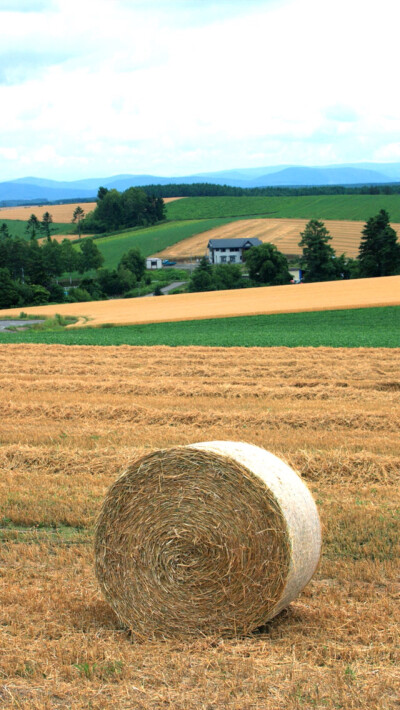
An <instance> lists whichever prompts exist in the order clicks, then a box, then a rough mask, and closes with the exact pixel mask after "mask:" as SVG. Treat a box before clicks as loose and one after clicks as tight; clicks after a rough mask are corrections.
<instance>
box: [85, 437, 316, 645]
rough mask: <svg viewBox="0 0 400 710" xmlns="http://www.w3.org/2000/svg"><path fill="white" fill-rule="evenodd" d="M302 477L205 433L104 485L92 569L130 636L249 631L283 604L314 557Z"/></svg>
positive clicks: (261, 453)
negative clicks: (198, 439)
mask: <svg viewBox="0 0 400 710" xmlns="http://www.w3.org/2000/svg"><path fill="white" fill-rule="evenodd" d="M320 547H321V530H320V523H319V517H318V512H317V509H316V506H315V503H314V500H313V498H312V496H311V493H310V492H309V490H308V488H307V487H306V485H305V484H304V483H303V482H302V480H301V479H300V478H299V476H298V475H297V474H296V473H295V472H294V471H293V470H292V469H291V468H290V467H289V466H287V464H285V463H284V462H283V461H281V460H280V459H278V458H277V457H276V456H274V455H273V454H270V453H269V452H267V451H265V450H264V449H260V448H259V447H257V446H253V445H251V444H244V443H236V442H229V441H228V442H224V441H222V442H220V441H213V442H207V443H200V444H193V445H190V446H182V447H176V448H171V449H166V450H161V451H155V452H153V453H151V454H148V455H145V456H143V457H141V458H139V459H137V460H135V461H133V462H132V463H131V465H130V466H129V468H128V469H127V470H126V471H125V472H124V473H123V474H122V475H121V476H120V477H119V478H118V479H117V480H116V481H115V483H114V484H113V485H112V486H111V487H110V489H109V491H108V493H107V496H106V499H105V501H104V504H103V507H102V510H101V512H100V516H99V519H98V522H97V528H96V540H95V555H96V575H97V578H98V580H99V583H100V586H101V589H102V591H103V594H104V596H105V598H106V599H107V601H108V602H109V603H110V605H111V606H112V607H113V609H114V611H115V612H116V614H117V616H118V617H119V619H120V621H121V622H122V623H123V625H124V626H127V627H129V628H130V629H131V630H132V632H133V633H134V634H137V635H138V636H146V637H149V636H152V637H162V636H171V635H182V634H183V635H197V634H210V633H211V634H219V635H224V636H232V635H236V634H243V633H248V632H250V631H251V630H253V629H255V628H256V627H257V626H260V625H261V624H263V623H265V622H266V621H268V620H269V619H271V618H272V617H273V616H275V615H276V614H278V612H279V611H281V609H283V608H284V607H285V606H287V605H288V604H289V603H290V602H291V601H292V600H293V599H294V598H295V597H296V596H297V595H298V594H299V592H300V591H301V590H302V589H303V587H304V586H305V585H306V584H307V582H308V581H309V580H310V578H311V576H312V575H313V573H314V571H315V568H316V566H317V564H318V560H319V556H320Z"/></svg>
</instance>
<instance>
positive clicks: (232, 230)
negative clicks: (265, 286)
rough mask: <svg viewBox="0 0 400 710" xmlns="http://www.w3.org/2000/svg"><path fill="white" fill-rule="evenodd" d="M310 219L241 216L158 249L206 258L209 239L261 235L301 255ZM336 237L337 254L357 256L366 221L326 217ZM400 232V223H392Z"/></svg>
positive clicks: (286, 251)
mask: <svg viewBox="0 0 400 710" xmlns="http://www.w3.org/2000/svg"><path fill="white" fill-rule="evenodd" d="M307 222H308V220H306V219H283V218H282V219H241V220H238V221H236V222H230V223H229V224H226V225H224V226H222V227H217V228H216V229H210V231H208V232H203V233H202V234H197V235H196V236H194V237H190V238H189V239H185V240H184V241H182V242H178V243H177V244H173V245H172V246H170V247H168V248H167V249H164V250H163V251H161V252H158V254H157V256H161V257H162V258H163V259H190V258H191V257H192V258H194V257H202V256H204V254H205V253H206V251H207V244H208V241H209V239H239V238H242V237H246V238H249V239H250V238H253V237H257V238H258V239H260V241H262V242H270V243H271V244H275V245H276V247H277V248H278V249H279V251H281V252H283V254H301V248H300V247H299V241H300V239H301V237H300V232H302V231H303V230H304V228H305V226H306V224H307ZM324 224H325V227H326V228H327V230H328V231H329V233H330V234H331V236H332V241H331V242H330V245H331V246H332V247H333V249H335V251H336V253H337V254H338V255H339V254H343V253H345V254H346V255H347V256H349V257H356V256H357V255H358V249H359V245H360V240H361V232H362V229H363V227H364V226H365V222H352V221H340V220H324ZM392 227H393V229H395V230H396V231H397V233H398V234H400V224H392Z"/></svg>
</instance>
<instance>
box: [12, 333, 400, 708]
mask: <svg viewBox="0 0 400 710" xmlns="http://www.w3.org/2000/svg"><path fill="white" fill-rule="evenodd" d="M399 372H400V350H396V349H392V350H387V349H375V350H373V349H363V348H360V349H356V350H351V349H340V348H335V349H330V348H316V349H314V348H291V349H288V348H229V349H224V348H168V347H154V348H138V347H129V346H120V347H77V346H57V345H54V346H45V345H27V344H24V345H0V416H1V419H0V421H1V447H0V466H1V471H2V475H1V478H0V519H1V521H2V522H1V525H0V570H1V584H0V628H1V649H2V653H1V676H0V705H1V707H2V708H4V709H5V710H11V709H13V710H14V709H15V708H18V707H19V708H26V709H27V710H28V708H29V709H30V708H32V710H33V709H35V710H54V708H58V709H60V710H70V708H77V709H78V710H84V709H85V710H88V708H91V709H92V710H104V708H106V707H115V708H132V710H133V708H135V710H136V708H137V709H138V710H148V709H149V708H151V709H153V708H154V710H161V708H174V710H199V708H204V709H207V710H222V709H225V708H226V710H228V709H229V710H247V708H248V709H249V710H250V709H251V710H253V709H254V710H304V709H305V708H310V709H311V708H327V709H328V710H334V709H336V708H340V707H341V708H343V709H344V710H347V708H349V709H350V708H351V709H352V710H365V708H368V710H394V708H396V707H397V706H398V680H399V675H398V668H399V665H400V656H399V647H398V643H397V638H398V629H397V616H398V594H399V587H398V555H399V549H398V544H399V539H400V534H399V520H400V519H399V508H400V499H399V486H398V481H399V470H400V449H399V427H400V418H399V411H400V381H399ZM213 439H222V440H244V441H248V442H251V443H254V444H257V445H260V446H264V447H265V448H267V449H268V450H270V451H272V452H274V453H275V454H277V455H278V456H281V457H282V458H284V459H286V460H287V461H288V462H289V463H290V464H291V465H292V466H294V467H295V468H296V469H297V470H298V471H299V472H300V473H301V475H302V476H303V478H304V479H305V481H306V482H307V483H308V485H309V486H310V488H311V490H312V493H313V495H314V497H315V500H316V502H317V505H318V508H319V512H320V515H321V520H322V524H323V540H324V544H323V555H322V560H321V564H320V566H319V568H318V570H317V572H316V574H315V576H314V578H313V579H312V581H311V582H310V583H309V585H307V587H306V588H305V590H304V591H303V592H302V594H301V595H300V597H299V598H298V599H296V600H295V601H294V602H293V603H292V604H291V605H290V607H289V609H288V610H286V611H284V612H283V613H282V614H281V615H280V616H279V617H278V618H276V619H274V620H273V621H272V622H270V623H269V624H268V626H267V627H266V628H265V629H263V630H262V632H261V633H259V634H255V635H252V636H250V637H247V638H238V639H232V640H222V639H219V638H213V637H211V638H207V637H205V638H199V639H198V640H195V641H193V640H192V641H185V640H184V639H178V640H173V641H171V640H166V641H165V642H163V643H155V642H153V641H149V640H146V639H144V640H143V643H140V644H137V643H133V642H132V639H131V638H130V636H129V634H128V633H127V632H126V631H125V630H124V629H122V628H121V627H120V626H119V624H118V622H117V620H116V617H115V616H114V614H113V612H112V611H111V609H110V608H109V607H108V605H107V604H106V602H105V601H104V600H103V598H102V597H101V594H100V592H99V589H98V585H97V582H96V579H95V576H94V569H93V548H92V541H93V523H94V520H95V517H96V515H97V513H98V511H99V508H100V505H101V502H102V500H103V497H104V494H105V491H106V489H107V487H108V486H109V485H110V483H111V482H112V481H113V480H114V479H115V478H116V476H117V475H118V474H119V473H120V472H121V471H122V470H123V469H124V467H125V466H126V464H127V462H128V461H129V460H130V459H131V458H132V457H133V456H135V455H138V454H141V453H144V452H149V451H151V450H152V449H154V448H161V447H168V446H175V445H180V444H187V443H193V442H195V441H201V440H203V441H207V440H213Z"/></svg>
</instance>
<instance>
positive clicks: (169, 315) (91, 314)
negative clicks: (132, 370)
mask: <svg viewBox="0 0 400 710" xmlns="http://www.w3.org/2000/svg"><path fill="white" fill-rule="evenodd" d="M398 305H400V276H382V277H380V278H373V279H355V280H352V281H327V282H323V283H310V284H299V285H289V286H270V287H263V288H248V289H242V290H232V291H209V292H204V293H183V294H176V295H170V296H167V297H165V296H155V297H154V298H140V299H139V298H125V299H123V298H122V299H113V300H110V301H91V302H84V303H61V304H55V305H51V306H31V307H29V308H24V312H26V313H28V314H31V315H32V314H35V315H43V316H46V317H52V316H54V315H55V314H56V313H60V314H61V315H70V316H75V317H77V318H78V319H79V320H78V322H77V323H76V324H74V326H72V327H79V326H85V325H87V324H89V325H93V326H97V325H101V324H103V323H114V324H116V325H131V324H134V323H162V322H167V321H185V320H196V319H204V318H229V317H234V316H250V315H262V314H264V313H297V312H301V311H324V310H332V309H343V308H372V307H375V306H398ZM20 311H21V309H20V308H9V309H6V310H0V316H2V315H6V316H12V315H15V316H18V314H19V313H20Z"/></svg>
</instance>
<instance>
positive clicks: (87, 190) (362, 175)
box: [0, 163, 400, 202]
mask: <svg viewBox="0 0 400 710" xmlns="http://www.w3.org/2000/svg"><path fill="white" fill-rule="evenodd" d="M202 182H209V183H213V184H214V185H229V186H231V187H244V188H246V187H247V188H251V187H305V186H321V185H346V186H351V185H379V184H382V183H390V182H392V183H393V182H400V163H358V164H356V163H352V164H350V163H349V164H344V165H330V166H320V167H304V166H296V165H276V166H274V167H264V168H243V169H237V170H223V171H220V172H210V173H199V174H198V175H186V176H183V177H160V176H157V175H114V176H113V177H104V178H87V179H85V180H74V181H72V182H60V181H57V180H46V179H43V178H35V177H26V178H19V179H18V180H10V181H8V182H1V183H0V202H6V201H7V202H8V201H12V202H33V201H40V200H47V201H49V202H53V201H56V200H68V199H73V198H78V199H83V198H91V197H93V198H94V197H96V195H97V190H98V189H99V187H100V186H101V185H103V186H104V187H108V188H109V189H111V188H116V189H117V190H120V191H122V190H126V189H127V188H128V187H132V186H133V187H138V186H141V185H168V184H189V185H190V184H193V183H202Z"/></svg>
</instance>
